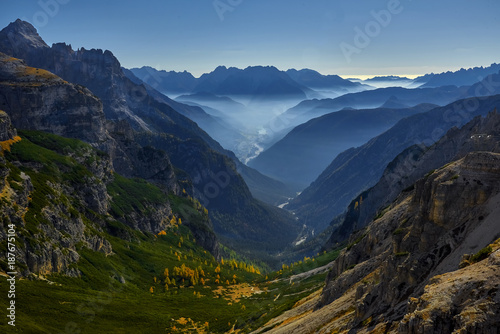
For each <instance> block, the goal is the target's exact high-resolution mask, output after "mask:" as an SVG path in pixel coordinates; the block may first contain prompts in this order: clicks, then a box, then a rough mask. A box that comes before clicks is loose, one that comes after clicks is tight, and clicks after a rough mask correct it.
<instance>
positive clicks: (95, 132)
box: [0, 53, 109, 145]
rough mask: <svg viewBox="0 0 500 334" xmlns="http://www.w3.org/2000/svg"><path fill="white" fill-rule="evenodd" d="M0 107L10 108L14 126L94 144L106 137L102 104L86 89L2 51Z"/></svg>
mask: <svg viewBox="0 0 500 334" xmlns="http://www.w3.org/2000/svg"><path fill="white" fill-rule="evenodd" d="M0 106H1V108H3V109H6V110H8V111H9V113H10V115H11V118H12V122H13V123H14V126H15V127H17V128H22V129H37V130H41V131H48V132H52V133H55V134H58V135H61V136H66V137H72V138H79V139H82V140H86V141H88V142H90V143H95V144H97V145H99V144H102V143H103V142H105V141H106V140H109V136H107V134H106V130H105V118H104V113H103V112H102V104H101V102H100V101H99V99H97V98H96V97H95V96H94V95H93V94H92V93H91V92H90V91H89V90H88V89H86V88H84V87H82V86H77V85H73V84H70V83H68V82H66V81H64V80H62V79H61V78H59V77H57V76H56V75H54V74H52V73H50V72H48V71H46V70H43V69H38V68H33V67H29V66H26V64H25V63H24V62H23V61H21V60H19V59H16V58H12V57H10V56H7V55H5V54H3V53H0Z"/></svg>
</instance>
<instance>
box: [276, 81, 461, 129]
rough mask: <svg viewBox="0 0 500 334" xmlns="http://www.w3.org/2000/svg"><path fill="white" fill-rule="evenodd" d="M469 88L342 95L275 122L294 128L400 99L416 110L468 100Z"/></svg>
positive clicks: (399, 89)
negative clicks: (343, 110) (342, 111)
mask: <svg viewBox="0 0 500 334" xmlns="http://www.w3.org/2000/svg"><path fill="white" fill-rule="evenodd" d="M467 89H468V88H466V87H462V88H457V87H455V86H447V87H438V88H425V89H419V88H416V89H408V88H402V87H389V88H379V89H375V90H367V91H363V92H358V93H350V94H346V95H342V96H340V97H337V98H334V99H321V100H317V99H313V100H306V101H303V102H301V103H299V104H298V105H296V106H295V107H293V108H290V109H288V110H287V111H286V112H284V113H283V114H281V115H279V116H278V117H276V120H275V123H280V124H281V123H285V124H286V127H287V128H293V127H295V126H297V125H299V124H302V123H305V122H307V121H308V120H310V119H313V118H315V117H318V116H322V115H325V114H328V113H331V112H334V111H339V110H342V109H345V108H352V109H367V108H379V107H380V106H383V105H385V104H386V103H388V101H389V102H390V101H391V100H392V101H394V100H395V99H397V102H398V104H399V105H404V106H408V107H413V106H416V105H418V104H422V103H431V104H437V105H446V104H448V103H451V102H453V101H455V100H457V99H459V98H461V97H466V95H465V94H466V93H467Z"/></svg>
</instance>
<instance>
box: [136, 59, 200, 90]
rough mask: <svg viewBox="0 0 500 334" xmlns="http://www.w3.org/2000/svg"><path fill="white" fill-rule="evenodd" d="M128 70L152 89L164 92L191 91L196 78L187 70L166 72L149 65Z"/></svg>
mask: <svg viewBox="0 0 500 334" xmlns="http://www.w3.org/2000/svg"><path fill="white" fill-rule="evenodd" d="M130 71H131V72H132V73H133V74H134V75H135V76H136V77H138V78H139V79H141V80H142V81H144V82H145V83H147V84H148V85H150V86H151V87H153V88H154V89H156V90H158V91H160V92H162V93H165V94H183V93H186V92H191V91H192V90H193V88H194V87H195V86H196V78H195V77H194V76H193V75H192V74H191V73H189V72H187V71H184V72H175V71H169V72H167V71H163V70H157V69H155V68H152V67H149V66H143V67H141V68H131V69H130Z"/></svg>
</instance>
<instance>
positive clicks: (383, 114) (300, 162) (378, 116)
mask: <svg viewBox="0 0 500 334" xmlns="http://www.w3.org/2000/svg"><path fill="white" fill-rule="evenodd" d="M432 107H433V106H432V105H420V106H417V107H414V108H407V109H367V110H341V111H337V112H334V113H330V114H327V115H324V116H321V117H318V118H314V119H312V120H310V121H308V122H307V123H305V124H302V125H299V126H297V127H296V128H294V129H293V130H292V131H290V132H289V133H288V134H287V135H286V136H285V138H283V139H281V140H280V141H279V142H277V143H276V144H274V145H273V146H271V147H270V148H269V149H267V150H265V151H264V152H262V153H261V154H259V156H257V158H255V159H253V160H251V161H250V162H249V163H248V165H249V166H250V167H253V168H255V169H257V170H259V171H260V172H262V173H264V174H266V175H269V176H271V177H273V178H276V179H278V180H281V181H283V182H285V183H288V184H294V185H296V186H297V187H299V190H302V189H304V188H305V187H307V186H308V185H309V184H310V183H311V182H312V181H314V180H315V179H316V178H317V177H318V176H319V174H320V173H321V172H322V171H323V170H324V169H325V168H326V167H327V166H328V165H329V164H330V163H331V161H332V159H333V158H334V157H336V156H337V155H338V154H339V153H341V152H343V151H345V150H346V149H348V148H350V147H358V146H361V145H363V144H364V143H366V142H367V141H368V140H370V139H371V138H373V137H375V136H377V135H379V134H381V133H382V132H384V131H386V130H388V129H389V128H391V127H392V126H393V125H394V124H396V122H397V121H399V120H400V119H402V118H405V117H407V116H410V115H414V114H416V113H419V112H424V111H428V110H430V109H432Z"/></svg>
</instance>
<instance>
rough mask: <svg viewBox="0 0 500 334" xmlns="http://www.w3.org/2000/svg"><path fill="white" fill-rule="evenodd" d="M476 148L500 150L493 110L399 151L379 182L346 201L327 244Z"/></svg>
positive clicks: (499, 122) (499, 124)
mask: <svg viewBox="0 0 500 334" xmlns="http://www.w3.org/2000/svg"><path fill="white" fill-rule="evenodd" d="M475 151H487V152H495V153H500V114H498V113H497V112H496V110H495V111H493V112H491V113H489V114H488V115H487V116H486V117H482V116H476V117H475V118H474V119H472V120H471V121H470V122H469V123H467V124H465V125H464V126H463V127H462V128H460V129H458V128H456V127H453V128H452V129H450V130H449V131H448V132H447V133H446V135H444V136H443V137H442V138H441V139H440V140H439V141H438V142H436V143H435V144H434V145H432V146H431V147H425V146H423V145H415V146H411V147H409V148H407V149H406V150H404V151H403V152H402V153H401V154H399V155H398V156H397V157H396V158H395V159H394V160H393V161H392V162H391V163H389V165H388V166H387V168H386V169H385V171H384V174H383V175H382V178H381V179H380V180H379V181H378V183H377V184H376V185H375V186H373V187H372V188H370V189H368V190H367V191H364V192H363V193H361V194H360V195H359V196H358V197H356V198H355V199H354V200H353V201H352V202H351V203H350V204H349V207H348V209H347V212H346V214H345V216H344V218H343V221H342V222H341V224H340V226H338V228H336V229H335V231H334V232H333V233H332V236H331V238H330V241H329V244H330V245H334V244H336V243H339V242H342V241H344V240H345V239H346V238H348V237H349V235H350V234H351V233H352V232H354V231H355V230H358V229H360V228H363V227H365V226H366V225H367V224H368V223H369V222H371V220H372V219H373V217H375V216H377V212H379V214H382V213H383V212H384V208H386V207H388V205H390V204H391V203H392V202H393V201H394V200H395V199H396V198H397V196H398V195H399V194H400V193H401V192H403V191H405V190H406V191H409V190H411V187H412V185H413V184H414V183H415V182H416V181H417V180H419V179H421V178H423V177H424V176H426V175H427V176H429V175H431V174H432V173H433V172H434V171H435V170H436V169H438V168H439V167H441V166H444V165H446V164H448V163H450V162H452V161H456V160H459V159H461V158H463V157H465V156H466V155H467V154H469V153H471V152H475Z"/></svg>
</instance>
